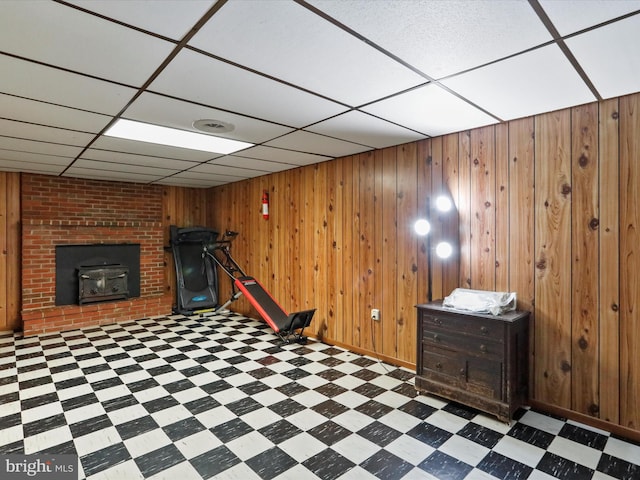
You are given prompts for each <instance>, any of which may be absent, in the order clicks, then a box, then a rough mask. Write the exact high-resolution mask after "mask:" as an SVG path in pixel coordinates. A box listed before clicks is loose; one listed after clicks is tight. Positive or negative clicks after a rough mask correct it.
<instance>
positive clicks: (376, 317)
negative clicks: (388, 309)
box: [371, 308, 380, 321]
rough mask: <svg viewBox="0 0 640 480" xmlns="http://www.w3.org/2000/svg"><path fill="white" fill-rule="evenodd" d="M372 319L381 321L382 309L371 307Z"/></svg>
mask: <svg viewBox="0 0 640 480" xmlns="http://www.w3.org/2000/svg"><path fill="white" fill-rule="evenodd" d="M371 320H376V321H380V310H378V309H377V308H372V309H371Z"/></svg>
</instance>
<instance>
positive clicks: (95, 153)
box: [82, 148, 198, 171]
mask: <svg viewBox="0 0 640 480" xmlns="http://www.w3.org/2000/svg"><path fill="white" fill-rule="evenodd" d="M82 158H84V159H88V160H100V161H103V162H112V163H120V164H128V165H138V166H144V167H157V168H164V169H169V170H174V171H180V170H186V169H188V168H191V167H193V166H194V165H198V163H196V162H188V161H186V160H175V159H173V158H162V157H151V156H147V155H136V154H132V153H122V152H112V151H109V150H98V149H95V148H90V149H88V150H87V151H85V152H84V153H83V154H82Z"/></svg>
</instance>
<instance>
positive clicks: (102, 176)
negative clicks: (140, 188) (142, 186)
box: [62, 167, 161, 183]
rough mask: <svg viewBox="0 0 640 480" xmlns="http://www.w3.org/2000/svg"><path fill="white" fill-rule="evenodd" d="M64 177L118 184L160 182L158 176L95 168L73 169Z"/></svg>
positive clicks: (67, 171) (65, 173)
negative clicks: (108, 181) (107, 181)
mask: <svg viewBox="0 0 640 480" xmlns="http://www.w3.org/2000/svg"><path fill="white" fill-rule="evenodd" d="M62 176H63V177H76V178H90V179H93V180H112V181H117V182H134V183H150V182H153V181H155V180H159V179H160V178H161V177H160V176H158V175H145V174H141V173H131V172H118V171H110V170H96V169H93V168H78V167H71V168H69V169H68V170H66V171H65V172H64V174H63V175H62Z"/></svg>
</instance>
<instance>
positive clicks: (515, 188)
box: [509, 117, 537, 396]
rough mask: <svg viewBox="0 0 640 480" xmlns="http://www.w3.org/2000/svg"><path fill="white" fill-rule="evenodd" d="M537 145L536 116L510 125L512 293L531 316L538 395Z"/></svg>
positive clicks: (531, 377) (531, 352) (531, 380)
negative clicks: (535, 138) (536, 286)
mask: <svg viewBox="0 0 640 480" xmlns="http://www.w3.org/2000/svg"><path fill="white" fill-rule="evenodd" d="M534 158H535V145H534V120H533V117H529V118H524V119H522V120H514V121H512V122H509V252H510V257H509V290H510V291H513V292H516V296H517V299H518V308H519V309H521V310H526V311H528V312H531V314H530V316H529V384H528V387H529V395H530V396H533V395H534V392H535V368H534V366H535V365H536V363H535V356H534V355H535V344H536V341H535V339H536V331H537V324H536V319H535V310H534V308H533V305H534V297H535V268H534V258H535V247H534V245H535V206H534V197H535V194H534V193H535V190H534V182H535V168H534V167H535V164H534Z"/></svg>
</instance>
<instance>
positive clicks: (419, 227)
mask: <svg viewBox="0 0 640 480" xmlns="http://www.w3.org/2000/svg"><path fill="white" fill-rule="evenodd" d="M413 229H414V230H415V231H416V233H417V234H418V235H420V236H422V237H424V236H425V235H428V234H429V232H430V231H431V224H430V223H429V220H426V219H424V218H421V219H420V220H417V221H416V223H414V224H413Z"/></svg>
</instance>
